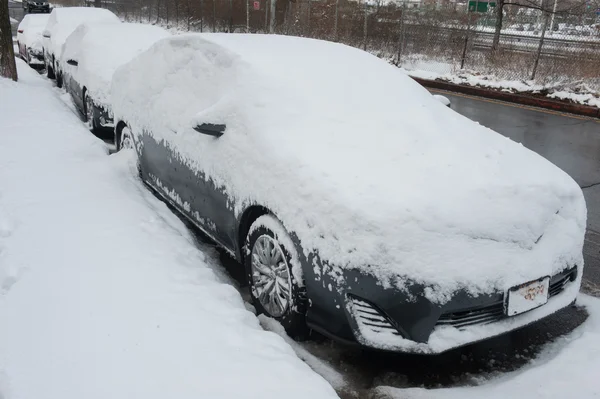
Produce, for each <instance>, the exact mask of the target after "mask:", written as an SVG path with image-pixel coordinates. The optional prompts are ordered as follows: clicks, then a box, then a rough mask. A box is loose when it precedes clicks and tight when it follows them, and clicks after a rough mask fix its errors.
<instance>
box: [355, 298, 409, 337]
mask: <svg viewBox="0 0 600 399" xmlns="http://www.w3.org/2000/svg"><path fill="white" fill-rule="evenodd" d="M348 298H349V299H350V303H351V305H352V310H353V313H354V319H355V320H356V323H357V324H359V327H362V328H367V329H369V330H371V331H373V332H376V333H383V332H387V333H392V334H394V335H400V333H399V332H398V330H397V329H396V327H394V326H393V325H392V323H390V321H389V320H388V318H387V317H386V316H385V315H384V314H383V313H382V312H380V311H379V310H378V309H377V308H376V307H375V306H374V305H372V304H371V303H369V302H367V301H365V300H363V299H361V298H359V297H357V296H354V295H348ZM362 328H361V329H362Z"/></svg>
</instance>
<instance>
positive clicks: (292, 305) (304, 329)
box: [244, 215, 310, 340]
mask: <svg viewBox="0 0 600 399" xmlns="http://www.w3.org/2000/svg"><path fill="white" fill-rule="evenodd" d="M267 226H269V227H267ZM265 235H266V236H269V237H271V238H272V239H273V240H274V241H275V242H276V243H277V245H278V246H279V248H280V249H281V250H282V252H283V255H284V258H285V262H286V265H287V269H288V273H289V276H290V279H291V300H290V301H289V303H288V306H287V309H286V311H285V313H283V315H281V316H278V317H276V316H274V315H272V314H271V313H269V311H267V309H265V307H264V306H263V305H262V304H261V301H260V300H259V299H258V297H257V290H256V287H255V286H254V279H253V276H252V250H253V248H254V246H255V245H256V243H257V240H258V239H259V238H260V237H262V236H265ZM290 245H291V246H293V243H292V240H291V238H290V236H289V234H288V233H287V232H286V231H285V228H284V227H283V225H282V224H281V222H280V221H279V220H278V219H277V218H275V217H274V216H272V215H263V216H261V217H259V218H258V219H257V220H256V221H255V222H254V223H253V224H252V226H251V227H250V230H249V233H248V236H247V237H246V243H245V246H244V254H245V256H244V266H245V269H246V276H247V279H248V285H249V287H250V297H251V298H252V303H253V305H254V307H255V308H256V311H257V313H258V314H264V315H266V316H269V317H271V318H273V319H275V320H277V321H278V322H279V323H281V325H282V326H283V327H284V328H285V330H286V332H287V334H288V335H289V336H290V337H292V338H294V339H297V340H303V339H306V338H307V337H308V335H309V332H310V330H309V328H308V326H307V325H306V310H307V299H306V289H305V287H304V282H299V281H297V279H296V276H294V273H293V271H292V264H299V260H298V259H293V258H292V254H296V250H295V248H288V246H290ZM294 256H295V258H297V255H294Z"/></svg>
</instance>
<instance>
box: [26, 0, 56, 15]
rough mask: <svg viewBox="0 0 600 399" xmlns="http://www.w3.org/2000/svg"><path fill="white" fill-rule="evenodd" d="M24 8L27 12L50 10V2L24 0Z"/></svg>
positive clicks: (47, 11) (46, 11) (46, 0)
mask: <svg viewBox="0 0 600 399" xmlns="http://www.w3.org/2000/svg"><path fill="white" fill-rule="evenodd" d="M22 4H23V10H25V11H26V12H27V13H32V12H43V13H49V12H50V3H48V0H23V3H22Z"/></svg>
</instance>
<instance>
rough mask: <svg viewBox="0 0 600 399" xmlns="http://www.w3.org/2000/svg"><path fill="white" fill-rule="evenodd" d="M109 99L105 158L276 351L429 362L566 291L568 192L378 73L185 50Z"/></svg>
mask: <svg viewBox="0 0 600 399" xmlns="http://www.w3.org/2000/svg"><path fill="white" fill-rule="evenodd" d="M111 90H112V97H111V98H112V103H113V110H114V115H115V122H116V129H115V141H116V143H117V147H118V149H123V148H132V149H134V150H135V153H136V155H137V161H138V166H139V172H140V175H141V178H142V179H143V181H144V182H145V183H146V184H147V185H148V186H149V187H150V188H151V189H152V190H153V191H154V192H155V193H157V194H158V195H159V196H160V197H162V198H163V199H164V200H166V201H167V202H169V203H170V204H171V205H172V206H173V207H175V208H176V209H177V210H178V211H179V212H181V214H183V215H184V216H185V217H186V218H188V219H189V220H190V221H191V222H192V223H194V224H195V225H196V226H198V228H200V229H201V230H203V231H204V232H205V233H206V234H207V235H209V236H210V237H211V238H213V239H214V241H215V242H217V243H218V244H219V245H220V246H222V247H223V248H225V249H226V250H227V251H228V252H229V253H231V255H232V256H233V257H235V258H236V259H237V260H238V261H239V262H240V263H241V264H243V265H244V267H245V271H246V274H247V278H248V283H249V285H250V292H251V297H252V300H253V303H254V305H255V307H256V309H257V311H258V312H260V313H264V314H266V315H267V316H270V317H272V318H275V319H276V320H278V321H279V322H281V324H282V325H283V326H284V327H285V328H286V330H287V331H288V333H289V334H290V335H292V336H305V335H306V333H307V331H308V330H309V329H310V328H312V329H314V330H318V331H320V332H322V333H323V334H326V335H329V336H331V337H334V338H336V339H339V340H341V341H345V342H358V343H360V344H362V345H364V346H368V347H373V348H378V349H385V350H394V351H410V352H421V353H437V352H441V351H445V350H448V349H451V348H455V347H458V346H461V345H465V344H468V343H471V342H474V341H477V340H481V339H485V338H488V337H491V336H494V335H498V334H502V333H505V332H508V331H511V330H514V329H517V328H519V327H522V326H524V325H526V324H528V323H532V322H534V321H536V320H539V319H540V318H542V317H545V316H547V315H549V314H551V313H553V312H555V311H557V310H558V309H561V308H563V307H566V306H568V305H569V304H570V303H572V302H573V301H574V299H575V297H576V295H577V293H578V291H579V286H580V283H581V276H582V265H583V263H582V262H583V259H582V246H583V239H584V234H585V223H586V208H585V201H584V199H583V195H582V192H581V189H580V188H579V186H578V185H577V184H576V183H575V182H574V181H573V179H571V178H570V177H569V176H568V175H567V174H565V173H564V172H563V171H561V170H560V169H558V168H557V167H556V166H554V165H552V164H551V163H550V162H548V161H546V160H545V159H543V158H541V157H540V156H538V155H537V154H535V153H533V152H531V151H529V150H527V149H525V148H524V147H523V146H521V145H520V144H518V143H515V142H513V141H511V140H509V139H506V138H505V137H503V136H501V135H499V134H497V133H495V132H493V131H491V130H489V129H486V128H484V127H482V126H480V125H478V124H476V123H473V122H472V121H470V120H468V119H466V118H464V117H462V116H461V115H459V114H457V113H455V112H453V111H452V110H451V109H448V108H447V107H446V106H444V105H443V104H441V103H440V102H439V101H437V100H436V99H435V98H434V97H433V96H432V95H431V94H429V93H428V92H427V91H426V90H425V89H424V88H422V87H421V86H419V85H418V84H417V83H415V82H414V81H412V80H411V79H410V78H409V77H408V76H406V75H405V74H404V73H403V72H402V71H400V70H399V69H398V68H395V67H394V66H391V65H389V64H388V63H386V62H385V61H383V60H380V59H378V58H377V57H374V56H372V55H370V54H367V53H365V52H362V51H360V50H357V49H353V48H350V47H347V46H343V45H340V44H336V43H329V42H323V41H318V40H311V39H303V38H295V37H284V36H277V35H268V36H267V35H236V34H201V35H184V36H178V37H172V38H168V39H164V40H161V41H159V42H157V43H156V44H155V45H154V46H152V47H151V48H150V49H148V51H146V52H144V53H142V54H141V55H140V56H138V57H136V58H135V59H133V60H132V61H131V62H129V63H128V64H126V65H124V66H122V67H121V68H120V69H119V70H118V71H116V72H115V74H114V76H113V81H112V88H111ZM524 171H526V173H524Z"/></svg>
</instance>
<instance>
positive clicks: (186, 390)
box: [0, 61, 335, 399]
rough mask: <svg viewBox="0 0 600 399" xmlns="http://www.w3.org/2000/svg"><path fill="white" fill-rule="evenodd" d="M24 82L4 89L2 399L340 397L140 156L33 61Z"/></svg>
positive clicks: (0, 84)
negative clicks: (228, 276)
mask: <svg viewBox="0 0 600 399" xmlns="http://www.w3.org/2000/svg"><path fill="white" fill-rule="evenodd" d="M19 77H20V82H19V83H14V82H11V81H8V80H0V93H2V107H0V131H1V132H3V134H2V135H0V181H1V182H2V185H1V186H0V319H1V320H2V328H0V396H1V397H3V398H7V399H10V398H19V399H39V398H49V399H58V398H60V399H81V398H86V399H94V398H102V399H105V398H115V399H116V398H147V399H152V398H161V399H162V398H170V397H173V398H227V399H229V398H260V399H263V398H277V399H280V398H284V397H285V398H298V399H304V398H315V399H316V398H333V397H335V393H334V391H333V389H332V388H331V387H330V386H329V385H328V384H327V383H326V382H325V381H324V380H323V379H322V378H321V377H320V376H318V375H317V374H315V373H314V372H313V371H311V370H310V368H309V367H308V366H307V365H306V364H305V363H303V362H302V361H300V360H299V359H298V358H297V357H296V355H295V354H294V352H293V350H292V349H291V348H290V346H289V345H288V344H286V343H285V342H284V340H283V339H281V338H280V337H279V336H277V335H276V334H274V333H271V332H266V331H264V330H262V329H261V328H260V326H259V323H258V320H257V318H256V317H255V316H254V315H253V314H251V313H250V312H248V311H247V310H246V309H245V307H244V303H243V301H242V299H241V297H240V295H239V294H238V292H237V291H236V289H235V288H234V287H232V286H231V285H228V284H227V283H225V282H224V280H225V277H223V275H221V272H220V269H219V268H218V267H217V268H215V269H213V261H212V260H211V258H210V257H208V256H207V255H205V254H203V252H200V251H199V249H198V248H197V247H196V246H195V245H194V239H193V238H192V237H191V236H190V234H189V233H188V231H187V229H186V228H185V227H184V226H183V224H182V223H181V222H180V220H179V219H178V218H177V217H175V216H174V215H173V214H172V213H171V212H170V211H169V210H168V209H167V208H166V206H165V205H164V204H163V203H162V202H160V201H158V200H157V199H155V198H154V197H153V196H152V195H151V194H150V193H149V192H148V191H147V189H146V188H145V187H144V186H143V185H142V184H141V183H140V182H139V180H138V179H137V177H135V175H136V173H135V169H136V168H135V165H134V162H133V157H132V155H133V154H131V153H122V154H118V155H117V156H108V155H107V151H106V148H105V145H104V144H103V143H102V142H101V141H99V140H97V139H96V138H94V137H93V136H92V135H90V134H89V132H88V131H87V130H86V129H85V128H84V127H83V125H82V124H81V122H80V121H78V120H77V118H76V117H75V116H74V115H72V114H71V113H70V111H69V110H68V109H67V108H66V107H65V106H64V104H62V103H61V101H60V99H59V98H58V96H57V93H56V92H55V91H54V89H52V87H51V85H50V83H49V82H47V81H44V80H42V79H41V78H40V77H38V76H37V74H36V73H35V72H33V71H31V70H29V69H28V68H27V67H25V64H24V63H23V62H21V61H19ZM4 100H9V101H4ZM32 110H35V117H32V112H33V111H32Z"/></svg>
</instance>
